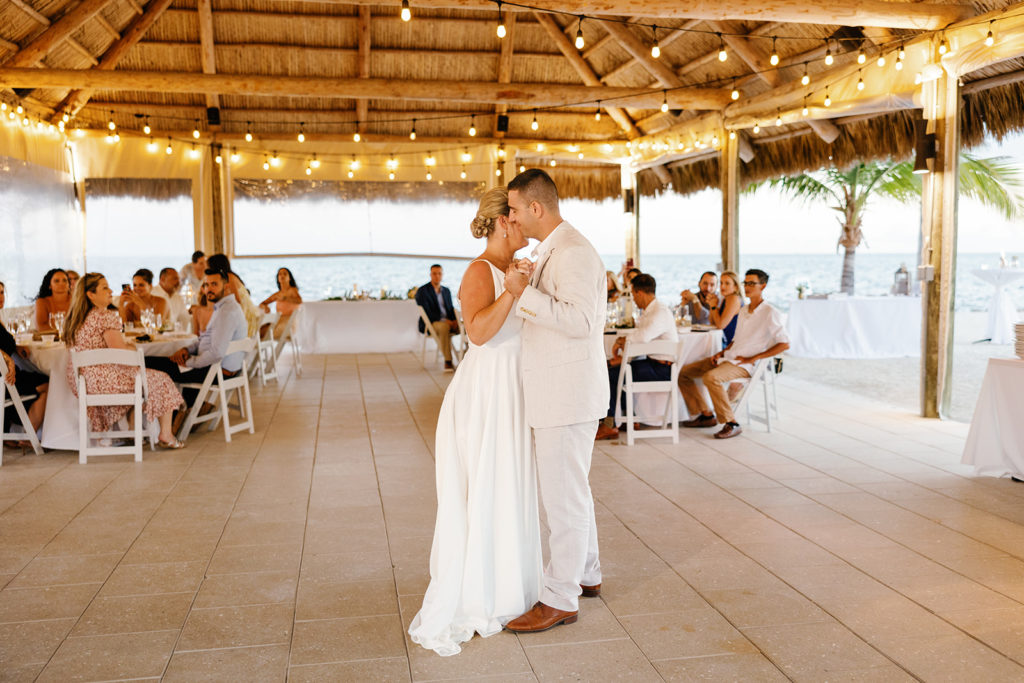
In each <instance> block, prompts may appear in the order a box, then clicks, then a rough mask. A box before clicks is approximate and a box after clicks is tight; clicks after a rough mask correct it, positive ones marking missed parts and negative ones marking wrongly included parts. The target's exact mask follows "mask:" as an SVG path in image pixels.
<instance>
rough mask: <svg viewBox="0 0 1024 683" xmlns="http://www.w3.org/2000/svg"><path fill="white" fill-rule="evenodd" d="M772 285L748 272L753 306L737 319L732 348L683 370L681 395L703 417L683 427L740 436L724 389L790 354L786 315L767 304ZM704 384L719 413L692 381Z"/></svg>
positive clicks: (765, 277)
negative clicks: (763, 363) (760, 364)
mask: <svg viewBox="0 0 1024 683" xmlns="http://www.w3.org/2000/svg"><path fill="white" fill-rule="evenodd" d="M767 284H768V273H766V272H764V271H763V270H757V269H756V268H755V269H751V270H748V271H747V273H746V276H745V277H744V278H743V292H744V293H745V294H746V295H747V298H748V299H749V301H750V303H749V304H748V305H746V306H744V307H743V308H741V309H740V312H739V313H738V314H737V316H738V318H739V319H738V320H737V321H736V334H735V335H734V336H733V339H732V343H731V344H729V346H727V347H725V349H724V350H722V351H719V352H718V353H716V354H715V355H713V356H711V357H710V358H705V359H704V360H700V361H697V362H696V363H690V364H689V365H684V366H683V368H682V369H681V370H680V371H679V391H681V392H682V394H683V400H684V401H685V402H686V409H687V411H689V413H690V414H691V415H693V414H694V413H700V415H698V416H697V417H695V418H694V419H692V420H688V421H687V422H684V423H683V426H684V427H714V426H715V425H716V424H721V425H723V427H722V429H721V430H720V431H718V432H716V433H715V435H714V436H715V438H716V439H729V438H732V437H734V436H738V435H739V434H740V433H741V432H742V431H743V428H742V427H740V425H739V423H738V422H736V417H735V416H734V415H733V413H732V404H731V402H730V401H729V396H728V394H727V393H726V385H727V384H729V382H731V381H732V380H736V379H745V378H748V377H750V373H751V371H752V370H753V369H754V363H756V362H757V361H759V360H760V359H762V358H771V357H772V356H776V355H778V354H780V353H782V352H783V351H785V350H786V349H788V348H789V335H787V334H786V328H785V327H784V326H783V325H782V314H781V313H779V311H778V310H777V309H776V308H775V307H773V306H772V305H771V304H769V303H768V302H767V301H765V300H764V298H763V297H762V293H763V292H764V288H765V286H766V285H767ZM697 378H700V380H701V381H702V382H703V383H704V386H705V387H706V388H707V390H708V395H709V396H711V403H712V405H713V406H714V409H715V412H714V413H712V412H711V411H710V410H709V409H708V407H707V404H706V403H705V402H704V396H703V395H702V394H701V392H700V389H698V388H697V385H696V384H695V383H694V381H693V380H695V379H697Z"/></svg>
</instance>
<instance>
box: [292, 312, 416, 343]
mask: <svg viewBox="0 0 1024 683" xmlns="http://www.w3.org/2000/svg"><path fill="white" fill-rule="evenodd" d="M297 315H298V316H299V317H298V319H297V320H296V321H295V328H296V332H295V338H296V341H298V343H299V348H300V349H302V352H303V353H396V352H399V351H415V350H418V349H419V348H420V345H421V344H422V340H423V337H422V336H421V335H420V333H419V330H418V329H417V326H416V321H417V320H419V318H420V312H419V307H418V306H417V305H416V302H415V301H413V300H412V299H404V300H395V301H310V302H306V303H304V304H302V306H301V307H300V308H299V312H298V313H297Z"/></svg>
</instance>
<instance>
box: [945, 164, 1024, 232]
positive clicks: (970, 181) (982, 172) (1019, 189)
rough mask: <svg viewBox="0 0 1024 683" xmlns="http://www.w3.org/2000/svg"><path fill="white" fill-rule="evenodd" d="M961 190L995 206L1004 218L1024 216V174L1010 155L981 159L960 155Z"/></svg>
mask: <svg viewBox="0 0 1024 683" xmlns="http://www.w3.org/2000/svg"><path fill="white" fill-rule="evenodd" d="M960 193H961V194H963V195H966V196H968V197H971V198H972V199H977V200H978V201H979V202H981V203H982V204H984V205H986V206H990V207H992V208H993V209H996V210H997V211H999V212H1000V213H1001V214H1003V216H1005V217H1006V218H1007V219H1013V218H1015V217H1017V216H1024V176H1022V174H1021V169H1020V167H1019V166H1017V165H1016V164H1014V163H1013V161H1012V160H1011V159H1010V158H1009V157H990V158H988V159H980V158H978V157H976V156H974V155H973V154H968V153H966V152H964V153H963V154H961V155H960Z"/></svg>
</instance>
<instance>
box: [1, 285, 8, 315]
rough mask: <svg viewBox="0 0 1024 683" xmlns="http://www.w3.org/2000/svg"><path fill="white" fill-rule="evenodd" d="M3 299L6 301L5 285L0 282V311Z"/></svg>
mask: <svg viewBox="0 0 1024 683" xmlns="http://www.w3.org/2000/svg"><path fill="white" fill-rule="evenodd" d="M5 301H7V285H5V284H4V283H2V282H0V311H2V310H3V308H4V302H5Z"/></svg>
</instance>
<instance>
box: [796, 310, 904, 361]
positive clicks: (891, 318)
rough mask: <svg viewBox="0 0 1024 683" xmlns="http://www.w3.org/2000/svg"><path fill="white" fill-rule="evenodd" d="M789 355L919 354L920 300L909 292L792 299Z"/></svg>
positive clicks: (859, 356) (870, 356) (833, 356)
mask: <svg viewBox="0 0 1024 683" xmlns="http://www.w3.org/2000/svg"><path fill="white" fill-rule="evenodd" d="M786 329H787V331H788V332H789V339H790V343H789V351H788V352H787V353H789V354H790V355H793V356H797V357H802V358H906V357H915V356H920V355H921V299H920V298H919V297H913V296H880V297H859V296H852V297H843V298H835V299H797V300H796V301H794V302H793V303H792V304H791V305H790V309H789V320H788V321H787V323H786Z"/></svg>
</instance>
